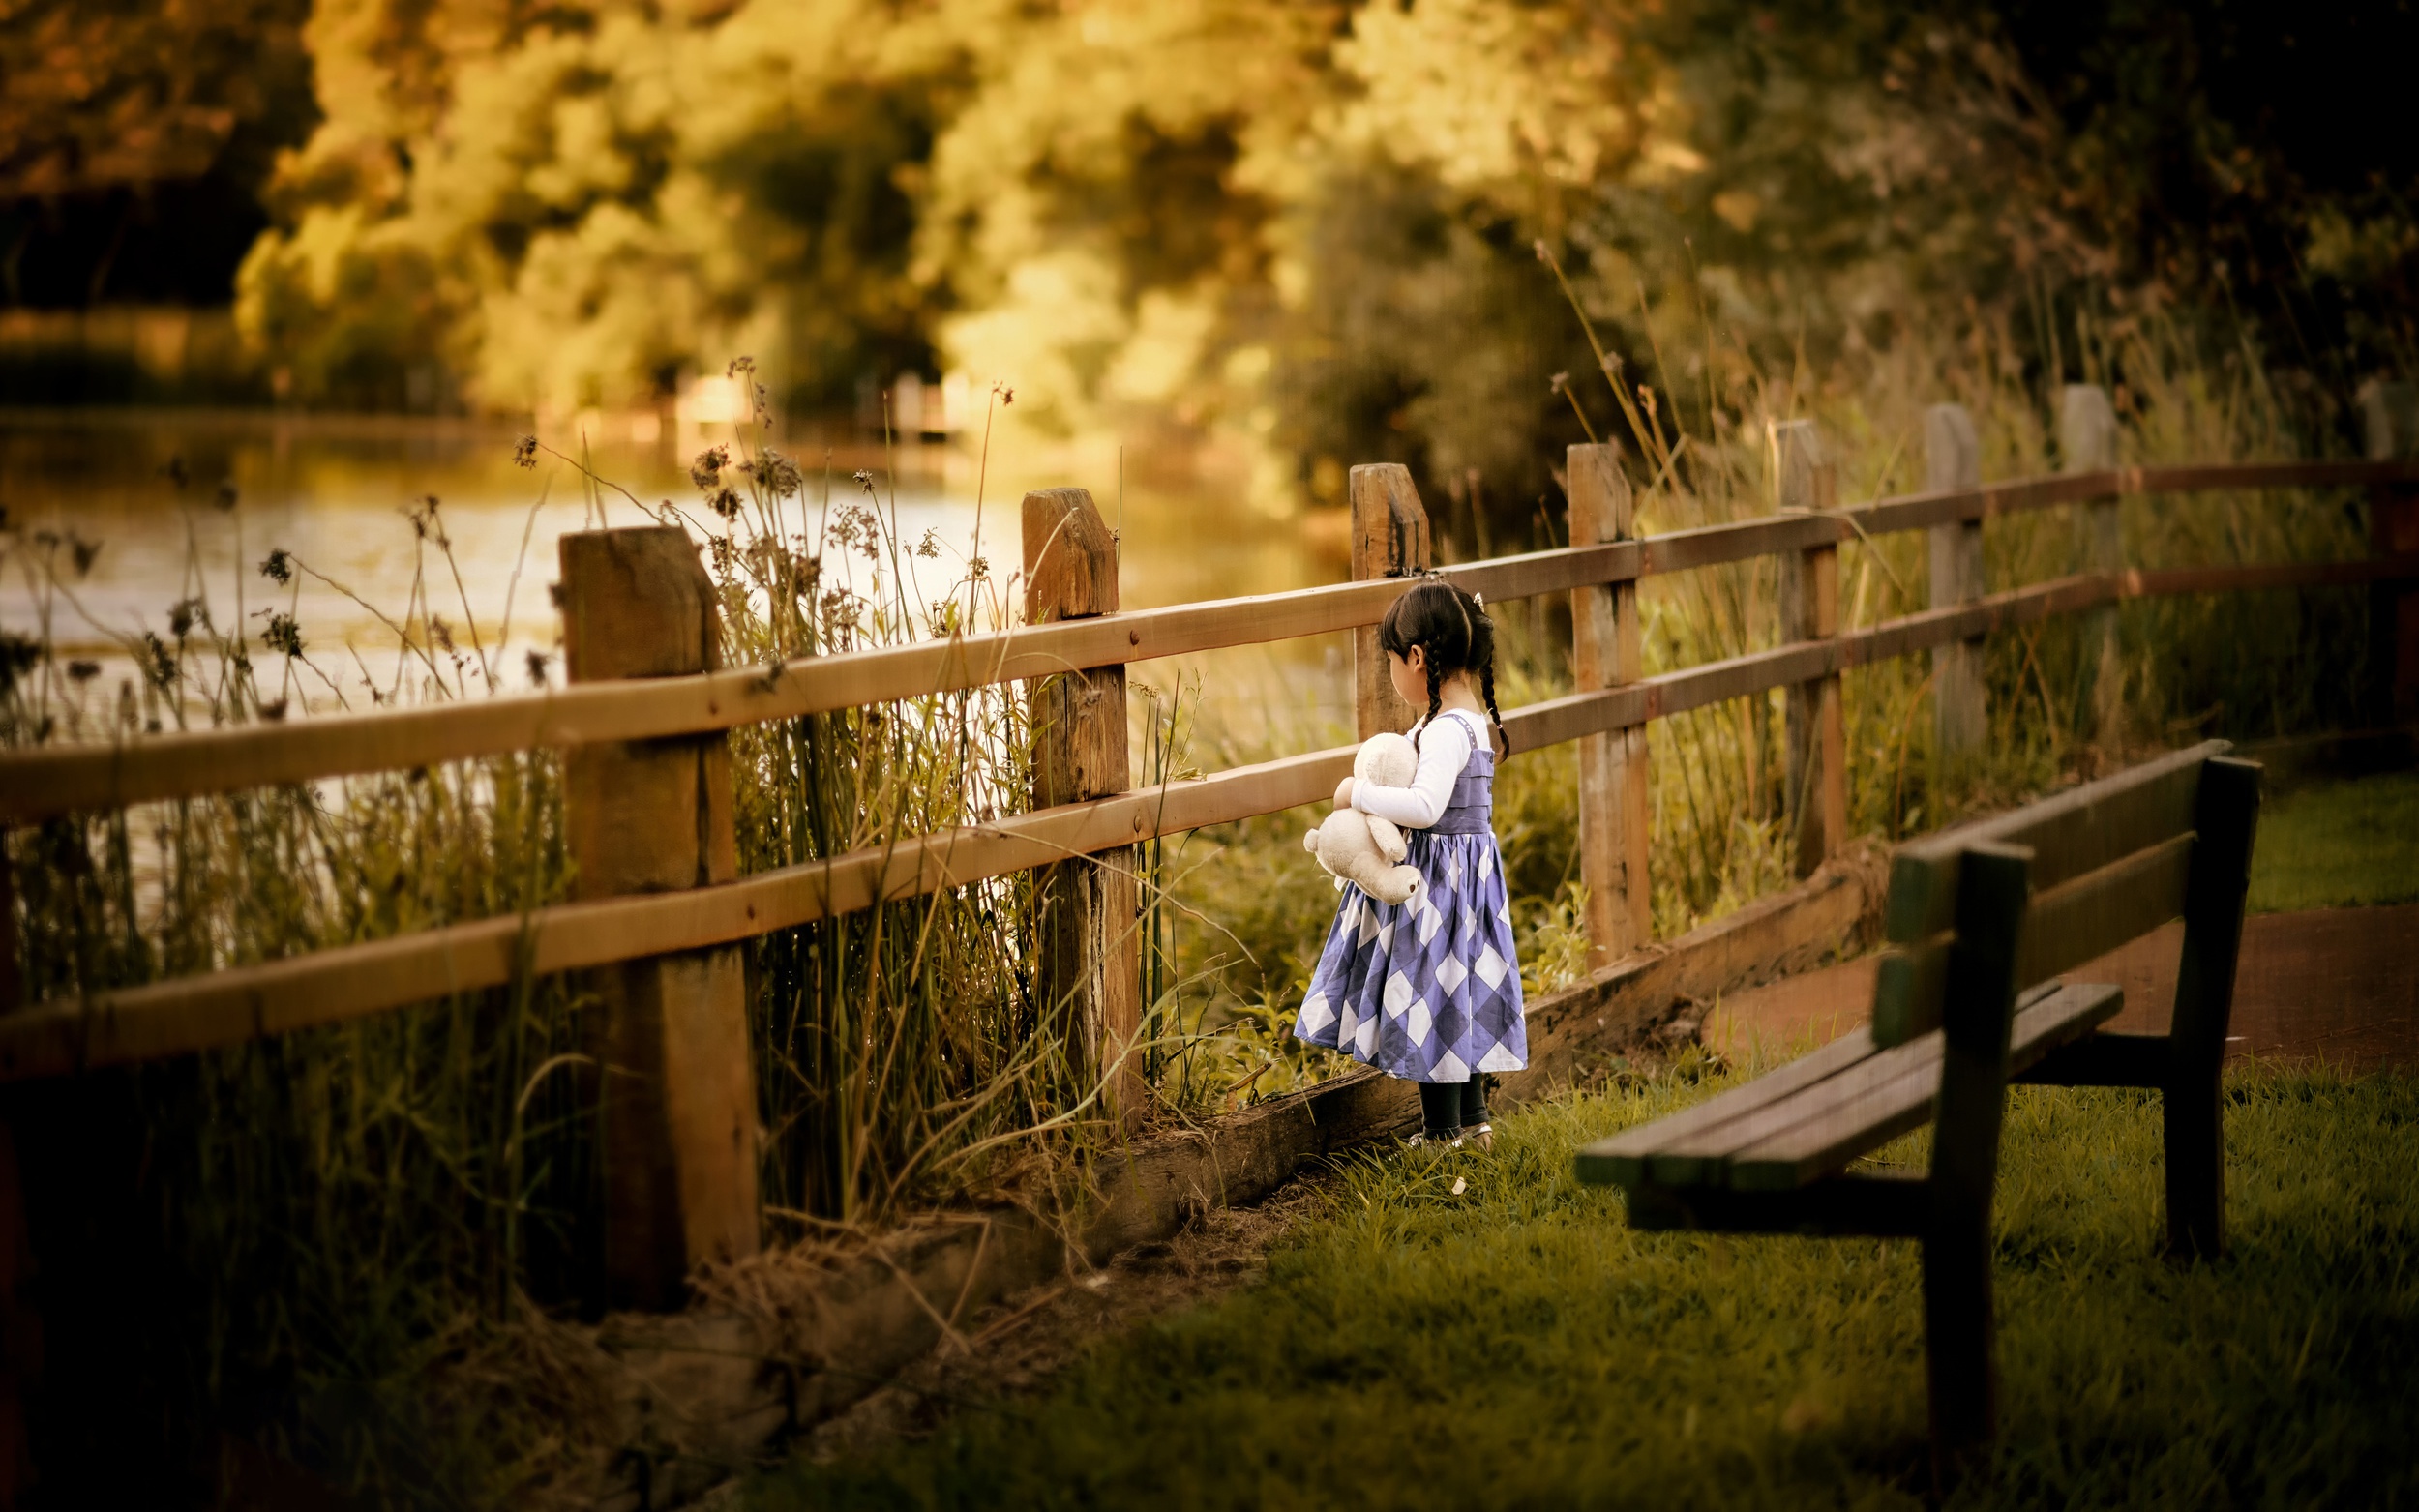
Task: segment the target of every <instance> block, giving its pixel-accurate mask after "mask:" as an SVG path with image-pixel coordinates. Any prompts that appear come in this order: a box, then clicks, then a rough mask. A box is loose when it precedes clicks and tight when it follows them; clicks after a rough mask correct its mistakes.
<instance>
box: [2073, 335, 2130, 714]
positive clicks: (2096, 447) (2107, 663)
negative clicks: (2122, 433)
mask: <svg viewBox="0 0 2419 1512" xmlns="http://www.w3.org/2000/svg"><path fill="white" fill-rule="evenodd" d="M2116 464H2117V423H2116V410H2115V409H2114V408H2113V407H2111V406H2110V405H2109V403H2108V395H2107V392H2106V391H2105V390H2104V389H2102V388H2101V387H2100V386H2099V385H2098V384H2096V383H2070V384H2068V385H2067V386H2066V392H2065V396H2064V398H2063V399H2062V400H2060V402H2059V404H2058V467H2059V470H2060V471H2062V472H2105V471H2109V470H2111V469H2113V468H2114V467H2115V466H2116ZM2124 567H2125V539H2124V537H2123V535H2122V534H2121V533H2120V532H2119V530H2118V521H2117V496H2116V495H2115V494H2114V493H2105V494H2101V495H2099V496H2097V497H2095V498H2092V499H2089V500H2087V501H2085V502H2084V503H2083V504H2082V505H2081V506H2080V507H2079V509H2078V510H2077V511H2076V517H2075V570H2076V572H2078V573H2114V572H2121V571H2123V570H2124ZM2082 634H2083V638H2082V654H2083V687H2084V698H2083V706H2084V707H2085V708H2087V709H2089V710H2090V711H2091V716H2090V717H2091V729H2092V735H2093V738H2094V739H2095V740H2097V741H2098V742H2099V743H2100V744H2101V745H2102V746H2103V747H2106V746H2112V745H2114V744H2116V743H2117V742H2119V741H2121V740H2122V739H2123V738H2124V736H2125V667H2124V663H2123V662H2122V661H2121V660H2120V655H2119V653H2120V647H2119V644H2118V640H2117V607H2116V606H2115V605H2114V604H2104V605H2102V606H2101V607H2099V608H2093V609H2086V610H2085V611H2084V612H2083V621H2082Z"/></svg>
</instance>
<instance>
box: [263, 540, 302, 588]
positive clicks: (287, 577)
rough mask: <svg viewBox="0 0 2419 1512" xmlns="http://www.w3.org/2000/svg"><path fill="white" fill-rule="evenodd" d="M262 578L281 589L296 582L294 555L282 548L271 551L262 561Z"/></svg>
mask: <svg viewBox="0 0 2419 1512" xmlns="http://www.w3.org/2000/svg"><path fill="white" fill-rule="evenodd" d="M260 576H261V577H263V578H268V579H269V580H270V581H271V582H273V583H276V584H277V585H278V586H279V587H281V588H282V587H284V586H285V585H286V584H287V583H289V582H292V581H293V580H294V555H293V553H292V552H290V551H288V550H286V549H285V548H284V547H282V546H281V547H278V548H275V549H274V550H272V551H270V553H269V554H268V555H267V556H265V557H263V558H261V560H260Z"/></svg>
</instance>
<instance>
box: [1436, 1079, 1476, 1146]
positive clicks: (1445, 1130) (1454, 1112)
mask: <svg viewBox="0 0 2419 1512" xmlns="http://www.w3.org/2000/svg"><path fill="white" fill-rule="evenodd" d="M1419 1115H1420V1119H1421V1121H1422V1122H1424V1123H1425V1124H1426V1125H1427V1126H1428V1138H1429V1139H1432V1140H1449V1139H1451V1138H1452V1137H1453V1136H1455V1135H1457V1134H1459V1133H1461V1131H1462V1130H1464V1129H1475V1128H1477V1127H1478V1125H1480V1124H1482V1123H1484V1122H1486V1078H1484V1077H1482V1076H1475V1075H1474V1076H1473V1077H1471V1079H1470V1080H1469V1081H1467V1082H1420V1083H1419Z"/></svg>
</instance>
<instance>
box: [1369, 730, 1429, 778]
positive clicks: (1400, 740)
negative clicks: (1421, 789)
mask: <svg viewBox="0 0 2419 1512" xmlns="http://www.w3.org/2000/svg"><path fill="white" fill-rule="evenodd" d="M1417 776H1419V748H1418V747H1416V746H1414V745H1413V744H1412V743H1411V739H1410V737H1409V736H1406V735H1397V734H1394V733H1393V732H1391V731H1386V732H1382V733H1379V734H1375V735H1371V736H1370V737H1369V738H1368V739H1366V740H1364V741H1362V742H1361V743H1360V751H1359V754H1358V755H1356V756H1354V757H1353V781H1355V782H1357V783H1375V784H1377V785H1378V786H1381V787H1408V786H1411V780H1412V779H1413V778H1414V777H1417Z"/></svg>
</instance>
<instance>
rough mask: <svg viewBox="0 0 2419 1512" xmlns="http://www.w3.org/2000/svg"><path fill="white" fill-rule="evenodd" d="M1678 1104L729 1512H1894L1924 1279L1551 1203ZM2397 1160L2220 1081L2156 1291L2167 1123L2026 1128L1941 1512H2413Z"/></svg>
mask: <svg viewBox="0 0 2419 1512" xmlns="http://www.w3.org/2000/svg"><path fill="white" fill-rule="evenodd" d="M1703 1090H1705V1088H1701V1087H1698V1086H1692V1085H1688V1084H1687V1083H1685V1082H1676V1081H1672V1080H1665V1081H1662V1082H1655V1083H1651V1084H1647V1085H1644V1086H1641V1087H1637V1088H1634V1089H1631V1090H1626V1091H1619V1092H1615V1093H1612V1094H1609V1095H1605V1096H1596V1097H1586V1098H1577V1099H1570V1100H1565V1101H1559V1102H1555V1103H1552V1104H1548V1105H1545V1106H1541V1107H1538V1108H1535V1109H1532V1110H1529V1111H1526V1112H1521V1113H1519V1114H1517V1115H1515V1116H1513V1117H1511V1118H1509V1119H1508V1120H1506V1121H1505V1122H1504V1123H1503V1124H1502V1125H1499V1127H1500V1128H1501V1129H1502V1135H1503V1143H1502V1144H1501V1145H1500V1146H1499V1148H1498V1149H1497V1151H1496V1152H1495V1154H1494V1155H1492V1156H1475V1155H1463V1156H1457V1157H1454V1158H1453V1160H1452V1162H1451V1163H1449V1164H1448V1165H1445V1166H1442V1167H1437V1168H1430V1169H1422V1168H1419V1167H1416V1166H1414V1165H1411V1164H1408V1163H1404V1162H1401V1161H1388V1160H1381V1159H1374V1158H1372V1159H1364V1160H1362V1161H1359V1162H1356V1163H1353V1164H1349V1165H1347V1166H1346V1167H1345V1168H1344V1170H1343V1171H1342V1172H1341V1176H1340V1180H1339V1181H1338V1182H1337V1184H1336V1187H1335V1195H1334V1199H1333V1201H1332V1202H1331V1204H1330V1207H1329V1210H1328V1211H1327V1212H1326V1214H1325V1215H1324V1216H1322V1217H1320V1218H1318V1219H1316V1220H1314V1221H1312V1222H1311V1223H1310V1224H1308V1225H1307V1226H1306V1227H1305V1228H1303V1229H1301V1230H1298V1231H1297V1232H1296V1234H1295V1235H1294V1236H1293V1237H1292V1238H1291V1240H1290V1241H1289V1242H1288V1244H1287V1245H1286V1247H1285V1248H1284V1249H1282V1250H1281V1251H1280V1252H1279V1253H1278V1254H1277V1255H1275V1256H1274V1257H1272V1262H1271V1266H1270V1269H1269V1276H1268V1278H1267V1280H1266V1281H1265V1282H1264V1283H1262V1284H1260V1285H1258V1286H1256V1287H1255V1288H1253V1289H1252V1290H1248V1291H1245V1292H1242V1293H1239V1294H1237V1295H1235V1296H1233V1297H1231V1298H1228V1299H1226V1300H1224V1301H1222V1302H1219V1303H1217V1304H1214V1305H1210V1306H1206V1307H1203V1308H1200V1309H1197V1310H1193V1311H1190V1312H1187V1313H1183V1314H1180V1315H1177V1316H1173V1317H1169V1318H1166V1319H1161V1320H1158V1321H1156V1322H1153V1323H1152V1324H1150V1325H1149V1326H1147V1327H1145V1328H1143V1329H1141V1330H1140V1331H1138V1332H1136V1333H1134V1334H1131V1335H1128V1336H1126V1337H1124V1338H1122V1339H1120V1340H1117V1341H1114V1342H1112V1343H1109V1344H1107V1345H1104V1346H1102V1347H1101V1348H1099V1349H1097V1350H1096V1351H1095V1352H1094V1353H1093V1354H1092V1355H1091V1356H1090V1357H1089V1358H1088V1359H1087V1360H1086V1361H1085V1362H1084V1363H1083V1364H1081V1365H1079V1366H1078V1367H1076V1368H1075V1369H1074V1370H1073V1371H1072V1372H1071V1373H1070V1374H1069V1375H1068V1376H1067V1377H1066V1378H1064V1379H1061V1380H1060V1382H1059V1383H1058V1384H1057V1385H1056V1386H1055V1387H1054V1388H1052V1390H1051V1391H1050V1392H1049V1393H1048V1394H1047V1395H1046V1396H1043V1397H1041V1398H1039V1399H1033V1400H1013V1401H1009V1402H1006V1403H1002V1404H999V1405H998V1406H997V1407H996V1408H993V1409H989V1410H971V1411H966V1412H962V1413H960V1414H959V1415H958V1416H957V1417H956V1418H955V1420H954V1421H953V1422H952V1423H951V1424H950V1425H949V1426H947V1427H945V1428H944V1429H943V1430H942V1431H941V1433H940V1434H938V1435H937V1436H935V1437H934V1438H930V1439H927V1440H923V1441H920V1442H913V1443H908V1444H902V1445H897V1446H893V1447H892V1448H890V1449H888V1450H886V1451H883V1452H881V1453H880V1454H878V1455H876V1456H875V1457H873V1458H870V1459H866V1460H860V1461H856V1462H851V1463H845V1464H841V1465H836V1466H831V1467H816V1466H811V1465H805V1464H800V1465H794V1466H791V1467H790V1468H786V1469H785V1470H783V1471H782V1472H780V1473H778V1474H775V1475H772V1476H768V1477H766V1478H764V1479H762V1480H761V1481H760V1482H758V1483H757V1484H755V1485H754V1486H752V1487H751V1488H749V1491H750V1498H751V1499H750V1504H752V1505H753V1506H755V1507H758V1508H761V1509H764V1512H787V1509H791V1508H805V1507H847V1506H866V1507H934V1508H940V1507H989V1506H1034V1507H1101V1508H1107V1507H1127V1506H1133V1507H1148V1508H1150V1509H1152V1512H1180V1509H1191V1508H1212V1507H1243V1506H1269V1507H1392V1506H1433V1507H1448V1508H1454V1509H1457V1512H1458V1509H1466V1508H1470V1507H1506V1508H1508V1507H1528V1506H1557V1507H1560V1506H1651V1507H1663V1506H1724V1507H1728V1506H1771V1507H1800V1506H1808V1505H1824V1506H1860V1507H1862V1506H1906V1507H1914V1506H1917V1505H1920V1504H1921V1503H1922V1500H1923V1493H1924V1489H1925V1486H1926V1471H1925V1463H1926V1459H1925V1455H1926V1450H1925V1418H1924V1375H1923V1349H1922V1319H1921V1309H1920V1293H1919V1279H1918V1270H1917V1259H1916V1251H1915V1249H1914V1247H1913V1246H1912V1245H1909V1244H1906V1243H1904V1242H1899V1243H1895V1244H1892V1243H1884V1242H1882V1241H1878V1240H1859V1241H1845V1242H1839V1241H1829V1242H1826V1241H1818V1240H1808V1239H1769V1238H1759V1239H1748V1238H1730V1239H1727V1240H1725V1239H1722V1238H1715V1237H1704V1236H1692V1235H1678V1234H1648V1233H1639V1232H1634V1231H1632V1230H1629V1229H1628V1226H1627V1225H1626V1224H1625V1223H1624V1222H1623V1220H1622V1216H1621V1199H1620V1197H1619V1196H1618V1195H1617V1194H1616V1193H1612V1192H1608V1191H1604V1190H1598V1189H1593V1188H1586V1187H1581V1186H1579V1185H1578V1184H1576V1183H1575V1181H1574V1180H1573V1179H1572V1177H1571V1175H1570V1152H1571V1150H1572V1148H1573V1147H1574V1146H1576V1145H1577V1144H1578V1143H1580V1142H1581V1141H1585V1140H1589V1139H1593V1138H1596V1137H1598V1136H1600V1135H1602V1134H1605V1133H1607V1132H1610V1131H1612V1130H1615V1129H1618V1128H1621V1127H1623V1126H1625V1125H1628V1124H1630V1123H1634V1122H1637V1121H1639V1120H1642V1119H1646V1118H1649V1117H1653V1116H1657V1115H1658V1114H1661V1113H1663V1112H1668V1111H1670V1110H1671V1109H1672V1108H1674V1107H1676V1106H1679V1105H1682V1104H1685V1103H1687V1102H1690V1101H1693V1100H1695V1098H1696V1097H1698V1096H1699V1095H1701V1093H1702V1091H1703ZM2414 1125H2419V1080H2414V1079H2411V1078H2407V1077H2378V1078H2373V1079H2370V1080H2367V1081H2361V1082H2346V1081H2343V1080H2340V1079H2337V1078H2335V1077H2333V1076H2331V1075H2327V1074H2323V1073H2317V1074H2302V1073H2294V1074H2289V1075H2248V1076H2242V1077H2238V1078H2237V1079H2236V1080H2235V1081H2234V1082H2232V1083H2231V1106H2230V1109H2229V1112H2228V1122H2227V1165H2228V1187H2229V1209H2228V1218H2229V1222H2230V1224H2231V1226H2232V1246H2233V1248H2232V1253H2231V1255H2230V1256H2229V1257H2228V1258H2227V1259H2225V1260H2222V1261H2220V1262H2218V1263H2215V1264H2210V1265H2204V1266H2200V1267H2197V1268H2194V1269H2189V1270H2179V1269H2174V1268H2170V1267H2169V1266H2167V1265H2166V1264H2165V1263H2163V1262H2162V1261H2160V1260H2158V1259H2156V1257H2155V1250H2156V1245H2157V1241H2158V1238H2159V1234H2160V1228H2159V1226H2160V1223H2161V1218H2160V1211H2161V1209H2160V1201H2159V1180H2160V1177H2159V1171H2160V1146H2159V1118H2158V1113H2157V1109H2156V1104H2155V1100H2154V1099H2152V1098H2150V1097H2148V1096H2145V1095H2142V1094H2137V1093H2133V1092H2126V1091H2105V1090H2067V1089H2054V1088H2036V1087H2019V1088H2017V1089H2016V1091H2015V1093H2014V1095H2013V1098H2012V1103H2011V1108H2010V1118H2009V1125H2008V1131H2007V1139H2006V1143H2005V1146H2004V1152H2003V1165H2004V1168H2005V1169H2004V1173H2003V1176H2002V1180H2001V1185H2000V1192H1999V1200H1998V1208H1997V1211H1998V1220H1999V1230H2000V1238H1999V1247H1998V1271H1997V1275H1998V1294H1997V1306H1998V1316H1999V1318H2000V1319H2001V1332H2000V1346H2001V1373H2002V1401H2003V1408H2002V1411H2003V1427H2004V1438H2003V1446H2002V1448H2001V1450H2000V1452H1999V1454H1998V1456H1997V1457H1996V1459H1995V1460H1994V1461H1993V1462H1992V1463H1991V1464H1990V1465H1989V1466H1988V1467H1987V1468H1986V1469H1985V1470H1984V1471H1983V1472H1982V1473H1981V1474H1980V1475H1979V1476H1978V1477H1977V1478H1976V1479H1974V1480H1972V1481H1970V1482H1969V1483H1968V1484H1967V1485H1966V1486H1965V1487H1963V1488H1962V1489H1961V1490H1960V1491H1959V1493H1958V1494H1957V1495H1956V1497H1953V1498H1952V1501H1951V1504H1952V1505H1973V1506H2044V1507H2063V1506H2071V1505H2089V1506H2139V1507H2165V1506H2206V1507H2254V1506H2288V1505H2289V1506H2295V1507H2301V1506H2327V1505H2339V1506H2389V1505H2396V1504H2401V1505H2412V1504H2419V1462H2414V1461H2413V1460H2412V1458H2411V1456H2410V1455H2409V1453H2408V1444H2409V1441H2410V1438H2411V1435H2412V1433H2413V1431H2414V1430H2415V1429H2419V1267H2414V1266H2412V1265H2410V1264H2409V1262H2408V1256H2409V1255H2410V1254H2411V1253H2413V1250H2414V1246H2419V1141H2414V1140H2413V1138H2412V1135H2413V1129H2414ZM1919 1139H1920V1137H1919ZM1897 1153H1899V1154H1900V1155H1902V1156H1905V1157H1906V1158H1915V1156H1914V1144H1913V1142H1912V1141H1911V1142H1910V1143H1909V1144H1908V1145H1904V1146H1901V1147H1900V1149H1899V1151H1898V1152H1897ZM1457 1175H1458V1176H1462V1177H1466V1178H1467V1180H1468V1182H1469V1186H1468V1190H1467V1191H1466V1192H1464V1193H1462V1194H1461V1195H1459V1196H1455V1195H1452V1193H1451V1185H1452V1181H1453V1179H1454V1178H1455V1177H1456V1176H1457Z"/></svg>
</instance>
